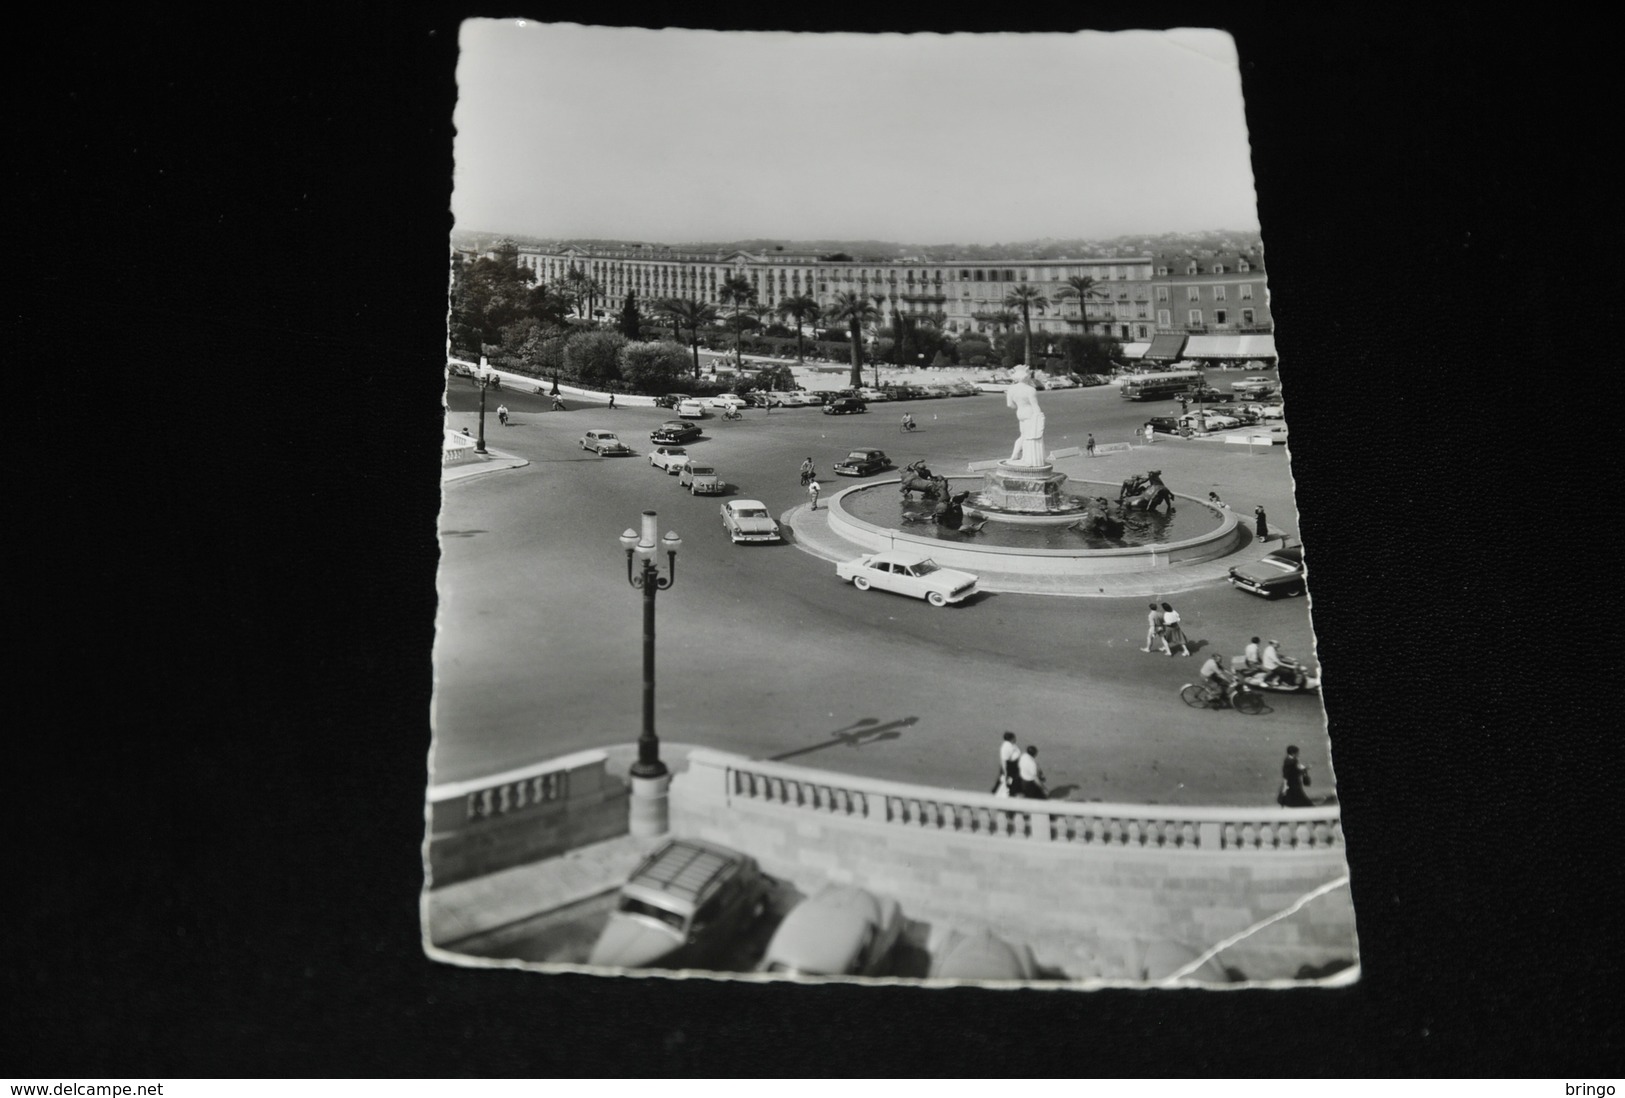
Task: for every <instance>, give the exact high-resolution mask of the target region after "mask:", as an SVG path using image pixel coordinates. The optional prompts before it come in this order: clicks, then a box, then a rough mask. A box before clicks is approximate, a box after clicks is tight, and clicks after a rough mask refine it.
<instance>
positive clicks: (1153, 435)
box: [1145, 421, 1157, 446]
mask: <svg viewBox="0 0 1625 1098" xmlns="http://www.w3.org/2000/svg"><path fill="white" fill-rule="evenodd" d="M1156 440H1157V432H1156V431H1155V429H1153V428H1152V426H1151V424H1150V422H1149V421H1148V422H1147V423H1146V425H1145V444H1146V445H1147V446H1150V445H1151V444H1152V443H1153V442H1155V441H1156Z"/></svg>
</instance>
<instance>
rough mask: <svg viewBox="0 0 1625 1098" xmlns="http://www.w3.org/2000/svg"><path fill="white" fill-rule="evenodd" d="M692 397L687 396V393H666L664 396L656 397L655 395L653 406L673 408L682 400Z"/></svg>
mask: <svg viewBox="0 0 1625 1098" xmlns="http://www.w3.org/2000/svg"><path fill="white" fill-rule="evenodd" d="M693 399H694V398H693V397H691V396H689V395H688V394H687V393H667V394H666V395H665V396H657V397H655V407H656V408H675V407H677V406H678V405H679V404H681V403H682V402H683V401H685V400H693Z"/></svg>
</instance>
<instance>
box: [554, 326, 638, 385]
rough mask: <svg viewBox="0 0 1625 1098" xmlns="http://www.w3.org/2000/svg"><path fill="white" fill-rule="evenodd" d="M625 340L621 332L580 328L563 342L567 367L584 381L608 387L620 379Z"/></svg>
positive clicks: (586, 383)
mask: <svg viewBox="0 0 1625 1098" xmlns="http://www.w3.org/2000/svg"><path fill="white" fill-rule="evenodd" d="M626 343H627V339H626V337H625V336H623V335H622V334H621V333H620V332H609V331H597V332H577V333H576V334H575V335H573V336H571V337H570V339H569V342H567V343H566V344H565V345H564V368H565V369H566V370H568V371H569V372H570V373H572V374H574V375H575V377H576V379H577V380H579V381H580V382H582V383H583V384H585V385H601V386H604V387H606V388H607V387H608V385H609V383H610V382H612V381H618V380H620V376H621V348H622V347H625V346H626Z"/></svg>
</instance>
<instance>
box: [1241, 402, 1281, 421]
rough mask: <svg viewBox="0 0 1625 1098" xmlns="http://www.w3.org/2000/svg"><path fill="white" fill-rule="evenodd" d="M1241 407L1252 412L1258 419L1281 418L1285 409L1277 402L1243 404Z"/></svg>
mask: <svg viewBox="0 0 1625 1098" xmlns="http://www.w3.org/2000/svg"><path fill="white" fill-rule="evenodd" d="M1241 407H1242V408H1245V409H1247V410H1248V411H1250V412H1252V413H1253V414H1254V415H1256V416H1257V417H1258V418H1259V419H1281V418H1283V417H1285V415H1286V409H1285V408H1283V407H1281V405H1279V404H1243V405H1241Z"/></svg>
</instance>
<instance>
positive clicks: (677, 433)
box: [649, 419, 700, 442]
mask: <svg viewBox="0 0 1625 1098" xmlns="http://www.w3.org/2000/svg"><path fill="white" fill-rule="evenodd" d="M699 437H700V428H699V426H698V425H697V424H693V423H684V422H683V421H682V420H680V419H668V420H667V421H666V422H665V423H662V424H661V425H660V426H659V427H656V428H655V429H654V430H652V431H650V432H649V441H650V442H693V441H694V440H695V439H697V438H699Z"/></svg>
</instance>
